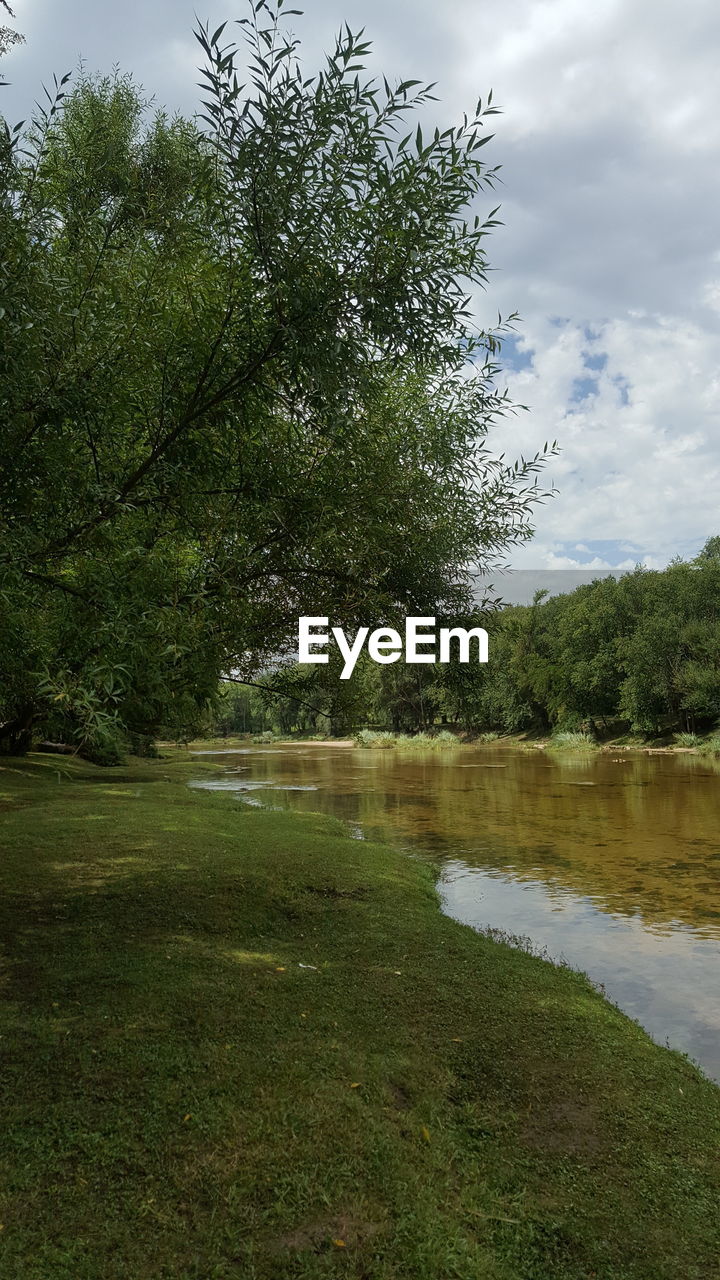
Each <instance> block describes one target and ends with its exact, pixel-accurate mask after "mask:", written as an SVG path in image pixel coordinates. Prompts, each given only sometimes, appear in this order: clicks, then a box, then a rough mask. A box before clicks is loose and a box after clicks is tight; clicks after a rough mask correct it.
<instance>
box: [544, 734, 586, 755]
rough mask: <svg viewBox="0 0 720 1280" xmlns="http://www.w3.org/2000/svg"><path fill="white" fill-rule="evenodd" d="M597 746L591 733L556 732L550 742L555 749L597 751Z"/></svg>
mask: <svg viewBox="0 0 720 1280" xmlns="http://www.w3.org/2000/svg"><path fill="white" fill-rule="evenodd" d="M597 746H598V744H597V742H596V741H595V739H594V738H592V737H591V736H590V734H589V733H571V732H563V733H554V734H553V736H552V738H551V739H550V742H549V743H548V748H549V749H550V750H553V751H597Z"/></svg>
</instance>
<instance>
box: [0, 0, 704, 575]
mask: <svg viewBox="0 0 720 1280" xmlns="http://www.w3.org/2000/svg"><path fill="white" fill-rule="evenodd" d="M193 7H194V6H193V5H192V4H191V3H189V0H179V2H177V3H176V2H173V3H171V2H170V0H143V3H142V4H141V3H140V0H128V3H127V4H126V5H125V6H123V8H122V9H120V10H117V11H115V10H113V11H112V12H111V11H110V10H108V8H107V6H98V5H91V4H90V3H89V0H66V2H65V3H64V4H63V5H62V6H61V7H57V6H51V5H49V3H48V0H17V9H18V26H19V27H20V29H21V30H25V31H26V33H27V35H28V43H27V45H26V46H23V47H22V48H19V49H17V50H16V51H15V52H14V53H13V54H12V55H11V57H10V58H8V60H7V63H6V74H7V76H8V78H9V79H11V80H13V81H14V82H15V85H14V87H13V88H11V89H3V99H2V104H1V105H2V108H3V110H5V111H7V114H8V116H9V117H10V118H11V119H12V120H14V119H18V118H19V117H20V116H22V115H24V114H26V113H27V106H28V105H29V104H30V103H31V102H32V100H33V99H34V98H35V97H36V96H38V93H39V82H40V81H41V80H42V79H45V80H48V79H49V78H50V75H51V72H52V71H53V70H57V71H59V72H62V71H64V70H65V69H66V68H67V67H68V66H72V65H74V64H75V62H76V60H77V56H78V54H79V53H80V52H83V53H84V55H85V56H86V59H87V62H88V65H89V66H91V67H94V66H101V67H104V68H105V69H108V68H109V67H110V66H112V64H113V63H114V62H116V61H119V62H121V63H122V65H123V66H124V67H126V68H132V69H134V70H135V71H136V73H137V75H138V78H139V79H140V80H141V81H142V82H143V83H144V84H145V86H146V88H147V89H148V90H149V91H154V92H155V94H156V96H157V98H158V100H159V101H161V102H162V101H166V102H167V103H168V104H169V105H170V106H171V107H180V108H182V109H184V110H191V109H192V107H193V106H194V105H196V104H197V101H198V96H199V95H198V90H197V89H196V81H197V78H198V77H197V75H196V73H195V67H196V65H197V63H198V61H199V56H198V55H199V49H197V46H196V45H195V44H194V42H193V40H192V37H191V34H190V33H191V30H192V26H193ZM240 7H241V6H240ZM201 13H202V15H203V16H205V15H206V14H207V16H208V18H209V21H210V22H211V24H212V25H216V24H217V23H219V22H221V21H222V20H223V18H226V17H228V16H230V17H236V16H239V13H238V6H237V5H235V6H227V5H226V4H225V0H209V3H208V5H207V6H206V8H205V9H203V10H202V11H201ZM345 19H346V20H347V21H348V22H349V24H350V26H351V27H352V28H353V29H357V28H359V27H363V26H364V27H366V30H367V35H368V37H369V38H371V39H372V40H373V41H374V44H375V48H376V58H375V60H374V63H373V66H374V68H375V70H376V71H378V72H386V73H387V74H388V75H389V77H390V78H391V79H392V78H395V77H398V78H399V77H404V76H408V75H417V76H418V77H421V78H425V79H429V80H437V81H438V93H439V95H440V97H441V99H442V101H441V102H440V103H438V104H437V106H436V107H435V108H433V110H434V112H435V113H436V117H437V119H438V120H439V121H440V122H441V123H443V124H445V123H447V122H448V120H449V119H451V118H453V117H454V116H457V114H458V113H459V112H461V111H462V110H464V109H468V110H471V109H472V108H473V106H474V104H475V100H476V99H477V97H478V95H480V94H482V95H483V96H485V95H486V94H487V91H488V89H489V88H491V87H492V88H493V90H494V93H495V100H496V102H499V103H500V104H501V105H502V107H503V108H504V112H505V114H504V115H503V116H500V117H498V118H496V119H495V120H492V121H490V125H489V127H491V129H492V130H493V131H494V132H495V133H496V135H497V137H496V141H495V142H494V143H493V144H492V145H491V147H489V148H488V151H487V153H486V158H487V160H488V162H489V163H493V164H495V163H502V165H503V171H502V172H503V178H504V183H505V185H504V186H503V187H501V188H500V196H499V198H501V199H502V200H503V210H502V214H501V216H502V217H503V218H504V221H505V226H504V227H503V228H500V229H499V230H498V231H497V232H496V234H495V236H494V237H493V239H492V240H491V241H490V242H488V247H489V256H490V262H491V266H492V267H493V268H496V270H495V272H494V273H493V274H492V275H491V277H490V283H489V287H488V291H487V294H486V295H483V297H482V301H481V304H480V310H481V318H482V320H483V321H485V320H486V319H489V320H490V322H491V321H492V319H493V318H494V316H495V315H496V313H497V310H498V309H499V310H501V311H502V312H503V314H507V313H508V312H510V311H514V310H518V311H519V312H520V313H521V315H522V316H523V317H524V321H525V323H524V326H523V328H522V329H521V331H520V337H519V342H518V350H519V352H520V353H524V354H525V356H526V357H530V363H529V366H528V368H526V369H524V370H521V371H520V372H517V373H514V374H513V375H512V376H511V377H509V383H510V390H511V392H512V393H513V394H514V396H515V398H516V399H517V400H519V401H521V402H523V403H526V404H528V405H529V406H530V409H531V412H530V413H529V414H526V415H520V416H519V417H518V418H516V419H513V420H512V421H510V422H509V423H508V426H507V429H506V431H505V433H504V435H503V438H502V444H503V447H506V448H507V451H508V452H511V451H512V450H517V451H522V452H525V453H534V452H535V451H536V449H537V448H538V446H539V445H542V443H543V441H544V440H545V439H546V438H553V437H556V436H557V437H558V439H559V441H560V443H561V446H562V450H563V452H562V454H561V456H560V457H559V458H558V459H556V460H554V461H553V462H552V463H551V464H550V466H549V467H548V470H547V477H546V478H547V479H549V480H554V481H555V483H556V484H557V486H558V488H559V490H560V494H559V496H558V497H557V498H556V499H555V500H554V501H552V502H550V503H548V504H547V505H546V506H544V507H543V508H542V509H541V510H540V511H539V513H538V519H537V527H538V533H537V539H536V542H535V544H534V545H533V547H532V548H526V549H525V550H523V551H521V552H518V555H517V557H513V558H514V559H515V558H517V560H518V562H519V563H520V562H522V563H525V564H527V563H530V562H534V563H547V564H553V563H555V561H556V560H557V561H563V562H565V561H568V562H571V564H572V565H573V566H575V565H576V564H577V563H579V562H578V561H577V559H576V557H577V556H578V555H580V556H584V557H586V559H585V560H583V561H582V562H581V563H582V566H583V567H585V565H586V563H587V557H588V556H592V555H594V548H595V544H596V543H597V542H598V540H607V541H613V540H614V545H615V552H614V553H613V555H609V553H606V552H604V551H602V552H599V553H598V557H597V558H598V560H600V561H603V562H604V561H606V560H608V564H610V563H612V567H616V564H617V563H620V562H621V561H622V562H623V563H625V562H628V563H634V562H635V559H636V558H637V557H638V556H639V557H641V558H646V559H647V560H648V562H652V563H662V562H663V561H664V560H666V559H667V558H669V556H671V555H672V554H675V553H676V552H678V551H680V552H683V553H685V552H686V551H687V550H690V551H692V550H694V549H695V548H696V547H697V546H698V545H699V544H700V543H701V542H702V541H703V540H704V539H705V537H707V536H708V535H709V534H711V533H713V532H716V531H720V514H719V513H717V511H716V501H715V493H716V491H717V489H718V481H719V480H720V430H719V429H718V428H719V427H720V411H719V405H720V275H719V273H718V264H719V263H720V231H719V230H718V226H717V208H718V205H720V163H719V160H720V102H719V98H720V82H719V81H718V76H717V66H716V64H717V52H718V48H720V6H718V5H717V4H716V0H693V3H692V4H690V5H688V4H682V5H681V4H680V3H679V0H655V3H653V4H648V3H647V0H594V3H592V4H590V3H588V0H506V4H505V6H504V7H503V11H502V15H501V16H497V15H495V16H494V15H493V14H491V13H490V12H489V11H488V10H487V9H486V8H484V7H482V6H478V4H477V0H456V2H455V4H453V5H439V4H437V3H436V0H392V2H391V3H387V0H382V3H381V2H380V0H344V3H343V4H342V6H340V7H338V6H337V4H336V3H331V0H314V2H313V4H312V6H308V9H307V12H306V14H305V15H304V17H302V18H293V19H292V22H293V25H294V27H295V29H296V30H297V31H298V33H299V34H300V35H301V36H302V38H303V42H304V45H305V48H306V50H307V53H308V63H309V65H312V64H313V62H315V63H316V62H317V60H318V57H319V55H320V53H321V51H322V49H323V48H324V47H327V44H328V43H329V41H330V39H331V38H332V34H333V32H334V31H335V30H336V29H337V27H338V26H339V24H340V22H341V21H343V20H345ZM231 30H233V28H232V27H230V28H229V31H231ZM234 30H235V32H237V28H234ZM486 207H488V208H489V207H490V206H489V204H488V205H487V206H486ZM558 319H559V320H560V321H561V323H557V321H558ZM589 333H591V335H592V336H589ZM593 357H594V358H595V359H593ZM601 357H605V364H604V367H602V368H597V367H595V368H589V367H588V365H587V363H586V362H587V360H588V359H590V360H591V364H594V365H598V364H601V363H602V359H601ZM581 546H582V547H588V548H589V550H588V551H584V550H581V549H580V548H581ZM608 556H609V559H608ZM613 556H614V558H613ZM528 557H529V559H528ZM543 558H544V559H543ZM597 567H604V563H603V565H602V566H601V565H598V566H597Z"/></svg>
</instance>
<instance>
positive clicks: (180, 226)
mask: <svg viewBox="0 0 720 1280" xmlns="http://www.w3.org/2000/svg"><path fill="white" fill-rule="evenodd" d="M280 9H281V0H278V3H277V8H274V9H273V8H271V6H270V5H269V4H268V3H265V2H261V3H260V4H255V5H254V6H251V17H250V18H249V19H247V20H245V21H243V22H242V23H241V24H240V25H241V28H242V33H243V36H244V39H243V41H242V44H241V47H240V49H238V48H237V47H236V46H234V45H232V44H227V43H226V29H224V28H220V29H219V30H218V31H216V32H215V33H214V34H211V33H210V32H209V31H208V30H206V29H200V30H199V31H198V32H197V35H198V39H199V41H200V44H201V46H202V49H203V51H204V58H205V67H204V71H203V84H204V95H203V96H204V103H203V106H202V108H201V114H200V115H199V116H198V119H197V120H196V121H195V122H194V123H188V122H186V121H184V120H180V119H172V120H171V119H168V118H167V117H165V116H163V115H159V116H156V117H155V118H154V119H153V120H151V121H148V119H147V111H146V108H145V104H144V103H143V100H142V95H141V93H140V92H139V90H138V89H137V88H135V87H134V86H133V84H132V82H131V81H130V80H128V79H125V78H122V77H115V78H112V79H109V80H102V81H98V80H88V79H85V80H82V81H81V82H80V83H79V84H78V85H77V86H76V87H75V88H74V89H73V90H72V91H71V92H69V93H68V94H67V96H65V89H64V84H61V85H60V86H58V93H57V96H56V98H55V99H54V100H53V102H52V103H51V104H50V105H48V108H47V110H46V111H44V112H41V113H40V115H39V116H38V117H37V118H36V120H35V121H34V123H33V126H32V128H31V129H30V131H29V132H26V133H23V132H22V131H19V130H16V131H15V132H10V131H6V138H5V142H4V144H2V140H1V139H0V146H2V156H1V158H0V164H1V174H2V201H1V204H0V242H1V243H2V254H1V261H0V291H1V296H0V315H1V317H2V319H1V324H2V342H1V343H0V416H1V428H2V439H1V446H0V447H1V458H0V461H1V470H0V500H1V511H0V598H1V599H2V605H3V608H2V615H1V617H0V736H4V741H5V744H6V746H10V747H11V748H17V747H18V746H19V745H22V744H23V742H24V741H26V740H27V739H28V737H29V734H30V731H31V727H32V725H33V724H35V725H44V732H50V731H52V730H53V728H54V731H55V733H56V734H57V733H62V734H63V735H64V736H68V735H70V736H73V737H74V739H75V740H76V741H78V742H81V743H85V744H87V743H91V742H94V743H95V744H96V745H97V744H98V743H102V741H103V740H104V739H107V738H108V736H109V735H110V736H111V735H112V734H113V733H114V732H115V731H116V730H117V729H118V728H119V729H122V730H129V731H132V732H135V733H149V734H152V732H154V730H155V729H156V728H157V727H158V726H159V725H160V724H169V723H182V722H183V721H184V720H187V719H188V718H191V717H192V714H193V708H195V707H197V706H198V705H200V704H201V703H202V702H203V701H204V700H205V699H207V698H208V697H209V696H210V695H211V694H212V691H213V689H214V688H215V686H216V682H217V679H218V676H219V675H220V674H221V673H223V672H226V673H227V672H229V671H235V672H236V673H237V672H238V671H239V672H240V673H242V674H245V675H250V674H251V672H253V671H257V670H258V669H260V668H261V667H262V665H263V663H264V662H266V661H267V658H268V655H270V654H277V653H278V652H281V651H282V650H283V648H284V647H285V646H287V645H289V644H290V643H291V639H292V636H293V635H294V633H295V630H296V625H297V617H298V614H299V613H308V612H314V611H321V612H323V613H330V614H332V616H333V618H334V619H337V620H338V621H343V622H345V623H347V622H352V621H353V620H357V619H362V620H364V621H372V620H373V619H375V618H383V617H389V616H391V615H392V614H393V613H394V612H397V611H408V610H412V611H416V612H418V611H422V612H425V611H427V612H435V611H437V612H447V611H451V612H455V613H457V612H458V611H460V610H462V608H463V607H464V606H465V604H466V603H467V601H468V598H469V597H468V592H469V586H468V581H469V580H468V570H469V568H470V566H471V565H472V564H481V565H485V564H487V563H488V562H490V561H492V559H493V558H494V557H496V556H497V555H498V554H499V553H501V552H502V550H503V548H506V547H507V545H508V544H509V543H510V542H512V541H514V540H518V539H522V538H524V537H526V536H528V533H529V525H528V513H529V510H530V506H531V503H532V501H533V500H534V498H535V497H537V492H536V490H535V489H534V487H533V485H532V483H531V481H530V475H531V472H532V471H533V470H534V469H536V467H537V465H538V462H539V459H538V458H535V459H532V460H531V461H530V462H528V463H522V464H520V465H519V466H508V465H507V464H506V463H505V462H504V461H503V459H502V457H500V456H497V455H496V454H495V453H493V452H491V450H490V448H489V445H488V443H487V439H486V437H487V433H488V430H489V428H490V427H491V425H492V424H493V423H494V422H495V421H496V420H497V419H498V418H500V417H501V416H502V415H503V414H504V413H505V412H507V411H508V409H510V408H511V406H510V405H509V402H508V400H507V397H506V396H505V395H504V394H501V393H499V392H498V391H497V389H496V385H497V372H498V369H497V364H496V359H497V352H498V349H499V346H498V344H499V335H500V333H501V330H502V328H503V326H502V324H501V323H500V322H499V325H498V328H497V329H496V330H493V331H491V332H476V331H474V329H473V327H472V321H471V308H470V294H471V293H472V292H473V290H475V289H476V288H478V287H482V286H484V284H485V282H486V274H487V262H486V257H485V252H484V244H485V238H486V236H487V235H488V232H489V231H490V229H491V228H492V227H493V226H494V225H495V218H494V213H495V211H493V212H491V213H489V214H488V215H487V217H485V218H484V219H483V218H482V217H480V216H479V215H476V214H475V213H474V206H475V204H476V202H477V199H478V197H479V196H483V195H484V194H485V193H486V192H487V191H488V190H489V189H491V188H492V186H493V180H494V176H495V170H493V169H491V168H488V167H487V165H486V164H485V163H484V160H483V156H484V154H485V153H484V150H483V148H484V145H485V143H486V142H488V140H489V134H488V133H487V131H486V127H485V126H486V117H487V116H489V115H491V114H492V113H493V112H494V110H495V109H494V108H493V107H492V105H490V104H489V103H486V104H485V105H483V103H482V102H480V103H478V105H477V109H476V111H475V112H474V113H473V114H472V116H470V117H468V118H465V119H464V120H463V121H462V123H461V124H460V125H459V126H457V127H453V128H448V129H447V130H445V131H444V132H439V131H435V132H434V133H432V134H430V135H429V136H424V135H423V132H422V129H421V128H420V126H419V125H418V124H417V113H418V108H422V109H423V112H424V111H425V110H426V108H427V104H428V102H429V101H430V100H431V94H430V90H429V89H428V88H426V87H423V86H422V85H420V84H419V83H418V82H415V81H408V82H405V83H403V84H399V85H397V86H396V87H391V86H390V85H389V84H388V83H387V81H384V80H381V81H380V82H377V81H368V80H367V79H365V78H364V72H363V64H364V60H365V57H366V55H367V52H368V46H367V45H366V44H364V43H363V42H362V39H361V38H360V37H358V36H355V35H353V34H352V33H351V32H350V31H349V30H348V29H345V30H344V32H343V33H342V34H341V36H340V37H339V38H338V41H337V44H336V47H335V49H334V51H333V52H332V54H330V55H329V56H328V58H327V60H326V63H325V65H324V69H323V70H322V71H321V72H320V73H319V74H316V75H315V76H312V77H309V76H308V75H307V73H306V71H305V70H303V68H302V67H301V65H300V62H299V55H298V46H297V41H296V40H295V39H294V38H293V37H291V36H290V35H288V34H287V30H286V26H285V18H284V15H283V14H282V13H281V12H280ZM413 116H415V117H416V118H415V120H413V119H412V117H413ZM58 722H61V723H59V724H58Z"/></svg>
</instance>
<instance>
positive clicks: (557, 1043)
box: [0, 757, 720, 1280]
mask: <svg viewBox="0 0 720 1280" xmlns="http://www.w3.org/2000/svg"><path fill="white" fill-rule="evenodd" d="M203 767H210V766H204V765H203V764H199V763H197V762H195V763H192V764H168V763H167V762H166V761H162V760H160V761H156V762H143V763H140V764H138V765H132V766H129V767H127V768H124V769H113V770H105V771H103V770H100V769H95V768H93V767H92V766H89V765H82V764H80V763H78V762H76V761H67V760H64V759H51V758H50V757H44V758H40V757H36V758H35V760H34V761H33V760H31V761H29V762H18V763H17V764H16V765H12V766H7V765H6V767H5V768H3V769H2V770H1V771H0V809H1V810H2V813H1V814H0V818H1V821H2V850H3V852H2V859H1V867H2V880H3V884H2V894H1V895H0V913H1V915H2V921H1V924H2V929H1V933H0V936H1V937H2V939H3V940H4V951H3V956H2V967H1V969H0V972H1V973H2V983H3V1000H2V1024H3V1025H2V1027H1V1028H0V1032H1V1034H2V1039H1V1040H0V1050H1V1051H2V1056H3V1065H2V1075H1V1077H0V1079H1V1082H2V1137H1V1138H0V1189H1V1192H2V1208H1V1210H0V1223H2V1227H3V1229H2V1231H1V1232H0V1275H2V1277H3V1280H151V1278H152V1280H450V1278H452V1277H456V1278H457V1280H585V1278H588V1280H589V1278H590V1277H594V1278H595V1280H641V1278H642V1280H679V1278H680V1277H682V1280H710V1277H717V1276H718V1275H720V1270H719V1266H718V1256H719V1246H720V1236H719V1231H718V1217H717V1200H718V1191H719V1190H720V1172H719V1167H718V1149H719V1145H720V1144H719V1139H720V1091H718V1090H717V1089H716V1087H715V1086H713V1085H712V1084H710V1083H709V1082H708V1081H706V1080H705V1079H704V1078H703V1077H702V1076H701V1075H700V1074H699V1072H698V1071H697V1070H696V1069H695V1068H694V1067H692V1066H691V1065H690V1064H688V1063H687V1062H686V1060H685V1059H683V1058H682V1057H681V1056H679V1055H677V1054H672V1053H670V1052H668V1051H667V1050H664V1049H661V1048H659V1047H657V1046H656V1045H654V1044H653V1043H651V1041H650V1040H649V1039H648V1038H647V1037H646V1036H645V1034H644V1033H643V1032H642V1031H641V1030H640V1029H639V1028H638V1027H637V1026H636V1025H635V1024H634V1023H632V1022H630V1021H628V1020H627V1019H626V1018H624V1017H623V1016H622V1015H621V1014H620V1013H619V1012H618V1011H617V1010H616V1009H614V1008H613V1007H612V1006H610V1005H609V1004H607V1003H606V1002H605V1001H603V1000H602V999H601V997H600V996H599V995H598V994H597V993H596V992H595V991H593V990H592V988H591V987H590V985H589V984H588V983H587V982H586V981H585V980H584V979H583V978H582V977H580V976H579V975H577V974H574V973H572V972H571V971H569V970H565V969H556V968H553V967H552V966H551V965H549V964H547V963H545V962H543V961H542V960H540V959H537V958H535V957H533V956H531V955H528V954H525V953H524V952H522V951H520V950H515V949H512V948H510V947H508V946H503V945H501V944H498V943H497V942H494V941H492V940H490V939H489V938H485V937H481V936H479V935H477V934H475V933H473V932H472V931H471V930H469V929H467V928H464V927H462V926H460V925H458V924H456V923H454V922H452V921H451V920H449V919H448V918H446V917H445V916H443V915H442V914H441V913H440V911H439V909H438V904H437V898H436V893H435V888H434V884H433V879H432V876H431V873H430V870H429V869H428V868H427V866H425V865H424V864H423V863H421V862H420V861H418V860H414V859H410V858H407V857H403V856H402V855H400V854H398V853H397V852H395V851H393V850H391V849H389V848H384V847H382V846H380V845H376V844H371V843H369V842H363V841H358V840H353V839H350V838H349V837H348V835H347V834H346V832H345V831H344V830H343V828H342V827H341V826H340V825H339V824H338V823H336V822H335V821H333V820H330V819H327V818H323V817H321V816H319V815H313V814H311V815H304V816H300V815H291V814H288V813H284V812H262V811H258V810H256V809H250V808H248V807H244V806H242V805H241V804H239V803H237V802H236V801H233V800H232V799H231V798H230V797H228V795H227V794H222V793H215V794H213V793H210V792H197V791H191V790H189V789H187V788H186V786H185V785H184V783H185V781H186V779H187V777H188V776H190V775H192V774H197V773H198V771H199V770H200V769H202V768H203ZM310 966H312V967H310Z"/></svg>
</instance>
